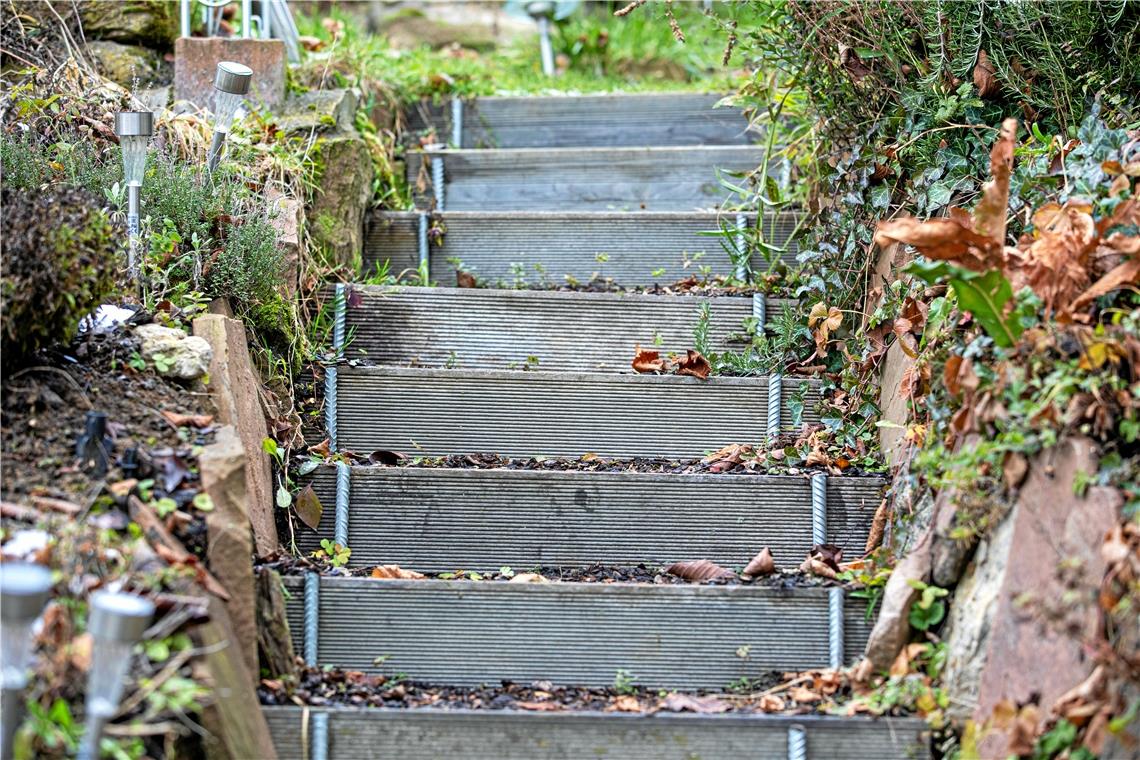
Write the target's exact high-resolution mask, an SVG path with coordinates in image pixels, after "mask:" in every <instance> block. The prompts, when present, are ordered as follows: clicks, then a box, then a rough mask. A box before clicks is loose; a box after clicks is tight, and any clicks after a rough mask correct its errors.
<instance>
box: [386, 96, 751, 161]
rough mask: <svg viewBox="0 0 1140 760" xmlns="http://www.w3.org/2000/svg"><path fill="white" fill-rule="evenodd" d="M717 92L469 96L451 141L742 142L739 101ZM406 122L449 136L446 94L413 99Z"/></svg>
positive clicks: (491, 144) (747, 135)
mask: <svg viewBox="0 0 1140 760" xmlns="http://www.w3.org/2000/svg"><path fill="white" fill-rule="evenodd" d="M720 98H721V96H720V95H706V94H701V93H638V94H604V95H570V96H553V97H541V98H534V97H488V98H473V99H471V100H467V101H464V104H463V116H462V119H463V137H462V145H452V147H454V148H543V147H551V148H564V147H603V146H605V147H621V146H636V145H745V144H748V143H751V142H755V141H756V139H757V138H758V137H759V133H758V132H755V131H749V129H748V120H747V119H745V118H744V115H743V113H741V111H740V109H738V108H727V107H726V108H715V106H716V104H717V101H719V100H720ZM408 116H409V119H408V122H409V123H408V128H409V130H410V131H412V132H422V131H424V130H426V129H428V128H429V127H431V128H434V129H435V132H436V134H437V135H438V136H439V138H440V139H441V140H443V141H445V142H450V141H451V139H452V135H453V124H452V107H451V103H450V101H448V102H444V103H441V104H430V103H427V104H422V105H419V106H413V107H412V108H410V109H409V113H408Z"/></svg>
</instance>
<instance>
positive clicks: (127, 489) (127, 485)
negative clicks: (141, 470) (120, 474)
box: [107, 478, 139, 499]
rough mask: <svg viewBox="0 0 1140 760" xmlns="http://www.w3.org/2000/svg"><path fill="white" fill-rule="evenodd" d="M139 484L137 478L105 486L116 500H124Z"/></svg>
mask: <svg viewBox="0 0 1140 760" xmlns="http://www.w3.org/2000/svg"><path fill="white" fill-rule="evenodd" d="M138 484H139V481H138V479H137V478H127V479H126V480H119V481H116V482H114V483H112V484H111V485H109V486H107V490H108V491H110V492H111V495H112V496H114V497H115V498H116V499H125V498H126V497H127V496H129V495H130V493H131V491H133V490H135V486H137V485H138Z"/></svg>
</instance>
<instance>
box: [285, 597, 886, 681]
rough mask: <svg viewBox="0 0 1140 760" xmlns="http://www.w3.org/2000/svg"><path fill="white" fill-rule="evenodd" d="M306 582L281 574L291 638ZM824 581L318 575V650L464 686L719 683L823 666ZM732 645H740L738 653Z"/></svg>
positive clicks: (855, 619)
mask: <svg viewBox="0 0 1140 760" xmlns="http://www.w3.org/2000/svg"><path fill="white" fill-rule="evenodd" d="M303 585H304V581H303V580H302V579H297V578H290V579H287V587H288V588H289V590H290V597H291V598H290V599H289V601H288V603H287V611H288V614H289V618H290V627H291V629H292V631H293V635H294V640H295V643H296V646H297V648H298V651H304V626H303V624H302V620H303V617H304V599H305V593H304V591H303ZM828 591H829V590H828V589H820V588H802V589H795V590H791V591H789V590H776V589H767V588H760V587H751V586H695V585H688V586H657V585H614V584H602V583H591V584H582V583H550V584H509V583H502V582H487V581H482V582H479V581H432V580H422V581H376V580H371V579H356V578H331V577H326V578H324V579H322V581H321V585H320V599H319V610H320V612H319V619H318V620H319V633H318V639H317V640H318V647H317V663H319V664H321V665H332V666H336V667H342V668H347V669H350V670H362V671H367V672H372V673H376V672H385V673H397V672H402V673H406V674H407V675H408V677H410V678H412V679H414V680H418V681H427V682H432V683H450V684H461V685H478V684H481V683H498V682H499V681H500V680H501V679H507V680H512V681H517V682H520V683H529V682H531V681H536V680H542V679H547V680H550V681H552V682H555V683H562V684H579V685H586V686H605V685H609V684H612V683H613V680H614V674H615V673H616V672H617V670H619V669H626V670H628V671H630V672H631V673H633V674H634V675H635V676H636V677H637V680H638V683H639V684H641V685H643V686H648V687H651V688H692V689H697V688H713V689H718V688H723V687H724V686H726V685H727V684H728V683H729V682H731V681H734V680H737V679H739V678H742V677H750V678H751V677H758V676H760V675H762V674H764V673H767V672H770V671H773V670H804V669H809V668H819V667H826V666H828V664H829V661H830V660H829V657H830V655H829V652H830V648H829V647H830V643H829V628H828V610H829V608H828ZM864 610H865V605H864V603H863V602H862V600H858V599H848V600H847V601H846V605H845V609H844V610H843V621H844V625H843V629H844V630H843V652H844V657H843V660H844V662H847V661H848V660H849V659H853V658H854V657H856V656H857V654H858V653H859V652H861V651H862V649H863V646H864V644H865V643H866V640H867V635H868V633H869V630H870V623H869V622H868V621H867V620H866V619H865V614H864ZM741 647H748V648H749V649H748V650H747V653H748V657H747V658H744V657H740V656H737V652H738V651H741V649H740V648H741ZM383 655H388V656H389V657H388V659H387V660H386V661H385V662H384V663H383V664H382V665H380V666H377V665H375V664H374V660H375V659H376V658H377V657H381V656H383Z"/></svg>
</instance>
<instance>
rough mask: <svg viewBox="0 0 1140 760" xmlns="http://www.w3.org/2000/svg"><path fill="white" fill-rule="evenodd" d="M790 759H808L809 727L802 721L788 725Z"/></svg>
mask: <svg viewBox="0 0 1140 760" xmlns="http://www.w3.org/2000/svg"><path fill="white" fill-rule="evenodd" d="M788 760H807V729H806V728H804V727H803V725H802V724H800V723H795V724H793V725H791V726H789V727H788Z"/></svg>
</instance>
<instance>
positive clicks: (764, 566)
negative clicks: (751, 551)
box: [741, 546, 776, 578]
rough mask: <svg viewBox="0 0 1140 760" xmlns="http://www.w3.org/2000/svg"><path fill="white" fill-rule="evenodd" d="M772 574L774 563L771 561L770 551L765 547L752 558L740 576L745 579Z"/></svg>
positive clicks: (774, 570) (774, 569)
mask: <svg viewBox="0 0 1140 760" xmlns="http://www.w3.org/2000/svg"><path fill="white" fill-rule="evenodd" d="M774 572H776V561H775V560H774V559H772V552H771V550H770V549H769V548H768V547H767V546H765V547H764V548H763V549H761V550H760V553H759V554H757V555H756V556H755V557H753V558H752V561H751V562H749V563H748V566H747V567H745V568H744V572H743V573H741V575H743V576H744V577H745V578H755V577H756V576H758V575H771V574H772V573H774Z"/></svg>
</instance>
